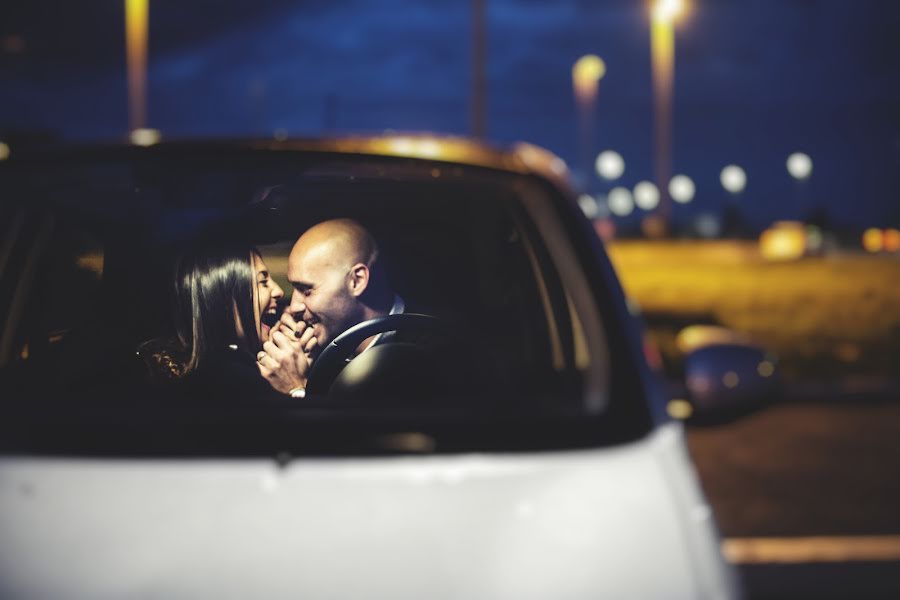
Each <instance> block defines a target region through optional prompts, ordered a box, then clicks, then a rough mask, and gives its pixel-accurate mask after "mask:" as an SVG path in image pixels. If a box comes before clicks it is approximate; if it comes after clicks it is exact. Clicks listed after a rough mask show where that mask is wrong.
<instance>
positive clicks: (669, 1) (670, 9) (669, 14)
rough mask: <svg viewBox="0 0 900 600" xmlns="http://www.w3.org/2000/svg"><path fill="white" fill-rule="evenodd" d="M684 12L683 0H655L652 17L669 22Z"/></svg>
mask: <svg viewBox="0 0 900 600" xmlns="http://www.w3.org/2000/svg"><path fill="white" fill-rule="evenodd" d="M683 12H684V0H657V2H656V5H655V6H654V7H653V18H654V19H656V20H657V21H663V22H671V21H673V20H675V19H676V18H678V17H679V16H681V14H682V13H683Z"/></svg>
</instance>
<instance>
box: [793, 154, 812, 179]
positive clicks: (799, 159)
mask: <svg viewBox="0 0 900 600" xmlns="http://www.w3.org/2000/svg"><path fill="white" fill-rule="evenodd" d="M812 169H813V164H812V159H811V158H810V157H809V155H808V154H804V153H802V152H794V153H793V154H791V155H790V156H789V157H788V159H787V170H788V173H790V174H791V177H793V178H794V179H797V180H798V181H802V180H803V179H809V176H810V175H811V174H812Z"/></svg>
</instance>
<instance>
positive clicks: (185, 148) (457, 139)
mask: <svg viewBox="0 0 900 600" xmlns="http://www.w3.org/2000/svg"><path fill="white" fill-rule="evenodd" d="M150 140H152V142H151V143H128V142H123V141H114V142H93V143H67V142H51V143H41V144H29V143H24V144H21V145H16V146H12V145H11V144H10V146H12V147H11V148H10V152H9V157H8V159H7V160H6V161H4V162H8V163H16V162H18V161H20V160H24V161H27V160H32V159H37V160H40V159H54V158H56V159H65V158H67V157H74V156H80V157H82V158H85V157H89V156H95V157H98V158H99V157H102V156H104V155H112V154H114V155H116V156H119V157H121V156H123V154H128V155H132V154H133V155H140V154H143V153H147V154H153V155H157V156H159V155H168V154H171V155H181V154H184V153H186V152H192V151H193V152H203V153H215V152H224V153H228V154H232V153H241V152H255V151H274V152H285V153H310V154H322V153H324V154H336V155H356V156H378V157H398V158H409V159H420V160H428V161H436V162H445V163H453V164H458V165H468V166H477V167H486V168H490V169H497V170H502V171H508V172H512V173H520V174H533V175H538V176H541V177H543V178H546V179H549V180H551V181H553V182H555V183H556V184H558V185H560V186H561V187H563V188H566V189H567V190H571V182H570V180H569V176H570V174H569V170H568V167H567V166H566V163H565V162H564V161H563V160H562V159H561V158H559V157H558V156H556V155H555V154H553V153H552V152H550V151H549V150H546V149H544V148H541V147H539V146H535V145H533V144H530V143H527V142H516V143H513V144H511V145H509V146H508V147H505V148H501V147H498V146H495V145H492V144H488V143H485V142H482V141H479V140H475V139H472V138H467V137H462V136H448V135H438V134H431V133H410V134H394V133H392V134H383V135H348V136H331V137H321V138H284V137H281V136H277V137H273V138H210V139H177V138H176V139H162V138H160V139H159V141H155V140H154V139H153V137H152V136H151V137H150Z"/></svg>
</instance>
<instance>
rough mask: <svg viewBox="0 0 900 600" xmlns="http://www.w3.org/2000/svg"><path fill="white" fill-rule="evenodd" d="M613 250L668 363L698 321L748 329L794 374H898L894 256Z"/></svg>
mask: <svg viewBox="0 0 900 600" xmlns="http://www.w3.org/2000/svg"><path fill="white" fill-rule="evenodd" d="M609 253H610V256H611V258H612V261H613V263H614V264H615V266H616V270H617V272H618V274H619V277H620V278H621V280H622V284H623V285H624V287H625V290H626V293H628V295H629V296H631V298H632V299H634V300H636V301H637V303H638V304H639V305H640V306H641V309H642V310H643V311H644V314H645V317H646V319H647V321H648V323H649V325H650V329H651V334H652V335H653V336H654V338H655V339H656V340H657V342H658V343H659V345H660V348H661V350H662V351H663V354H664V355H665V357H666V358H667V360H668V362H669V363H670V364H677V362H678V358H679V355H678V351H677V349H676V347H675V344H674V339H675V335H676V334H677V332H678V330H680V328H681V327H683V326H685V325H687V324H690V323H695V322H696V323H710V324H719V325H723V326H725V327H729V328H732V329H735V330H738V331H741V332H745V333H746V334H748V335H749V336H750V337H751V338H752V339H754V340H756V341H758V342H759V343H761V344H763V345H765V346H766V347H767V348H769V349H771V350H773V351H774V352H775V353H776V354H777V355H778V356H779V358H780V359H781V361H782V368H783V370H784V373H785V375H786V376H788V377H804V378H806V377H816V378H822V377H826V378H830V377H848V376H850V377H852V376H860V377H865V376H873V375H874V376H890V377H897V378H900V258H898V257H897V256H886V255H885V256H869V255H863V254H852V253H846V254H836V255H830V256H822V257H807V258H803V259H800V260H796V261H790V262H770V261H767V260H764V259H763V258H762V257H761V256H760V255H759V253H758V251H757V245H756V243H755V242H738V241H714V242H696V241H666V242H648V241H620V242H614V243H612V244H609Z"/></svg>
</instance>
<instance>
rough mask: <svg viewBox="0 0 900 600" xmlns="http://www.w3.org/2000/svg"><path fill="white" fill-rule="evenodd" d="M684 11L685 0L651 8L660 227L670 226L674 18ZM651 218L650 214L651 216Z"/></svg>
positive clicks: (659, 1) (664, 1) (659, 0)
mask: <svg viewBox="0 0 900 600" xmlns="http://www.w3.org/2000/svg"><path fill="white" fill-rule="evenodd" d="M684 12H685V3H684V2H683V1H682V0H657V2H656V3H655V4H654V6H653V8H652V10H651V27H650V56H651V67H652V72H653V101H654V102H653V103H654V124H655V127H654V134H655V135H654V150H655V151H654V155H655V161H654V162H655V164H654V172H655V178H656V186H657V188H659V189H660V190H661V192H662V194H661V198H660V209H659V211H660V217H661V220H662V222H661V225H662V227H661V228H660V229H662V230H663V233H665V231H666V230H667V229H668V225H669V212H670V206H669V193H668V183H669V178H670V177H671V172H672V100H673V86H674V80H675V20H676V19H677V18H678V17H679V16H681V15H682V14H683V13H684ZM648 218H649V217H648Z"/></svg>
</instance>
